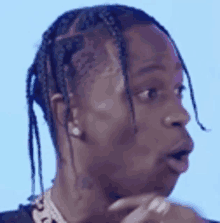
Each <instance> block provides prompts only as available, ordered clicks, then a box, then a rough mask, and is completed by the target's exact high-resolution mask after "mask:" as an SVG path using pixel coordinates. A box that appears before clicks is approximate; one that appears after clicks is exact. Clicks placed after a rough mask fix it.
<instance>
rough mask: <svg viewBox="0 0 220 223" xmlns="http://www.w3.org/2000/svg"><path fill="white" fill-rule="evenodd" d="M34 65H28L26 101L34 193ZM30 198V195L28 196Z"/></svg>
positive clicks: (33, 188)
mask: <svg viewBox="0 0 220 223" xmlns="http://www.w3.org/2000/svg"><path fill="white" fill-rule="evenodd" d="M33 71H34V65H32V66H31V67H30V69H29V70H28V76H27V89H26V95H27V101H28V113H29V134H28V143H29V156H30V161H31V179H32V194H33V195H34V190H35V165H34V152H33V128H32V120H33V113H34V111H33V96H32V95H31V92H30V86H31V79H32V76H33ZM30 199H31V197H30Z"/></svg>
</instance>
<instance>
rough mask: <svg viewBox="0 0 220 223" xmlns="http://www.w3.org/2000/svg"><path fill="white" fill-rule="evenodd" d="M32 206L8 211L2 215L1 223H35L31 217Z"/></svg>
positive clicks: (0, 214) (21, 206)
mask: <svg viewBox="0 0 220 223" xmlns="http://www.w3.org/2000/svg"><path fill="white" fill-rule="evenodd" d="M31 211H32V206H31V205H30V204H29V205H25V206H23V205H21V204H20V205H19V208H18V209H17V210H12V211H6V212H1V213H0V223H24V222H25V223H33V222H34V221H33V219H32V217H31Z"/></svg>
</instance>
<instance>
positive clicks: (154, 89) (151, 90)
mask: <svg viewBox="0 0 220 223" xmlns="http://www.w3.org/2000/svg"><path fill="white" fill-rule="evenodd" d="M177 89H178V90H179V91H180V97H181V99H182V98H183V95H182V93H183V91H185V90H186V89H187V88H186V87H185V86H184V85H181V86H180V87H178V88H177ZM175 90H176V89H175ZM144 92H147V95H148V94H149V93H155V92H156V93H157V88H150V89H147V90H145V91H144ZM144 92H143V93H140V94H139V95H140V96H141V95H143V94H144ZM141 97H142V96H141ZM148 98H149V97H148ZM150 100H153V99H152V98H151V97H150Z"/></svg>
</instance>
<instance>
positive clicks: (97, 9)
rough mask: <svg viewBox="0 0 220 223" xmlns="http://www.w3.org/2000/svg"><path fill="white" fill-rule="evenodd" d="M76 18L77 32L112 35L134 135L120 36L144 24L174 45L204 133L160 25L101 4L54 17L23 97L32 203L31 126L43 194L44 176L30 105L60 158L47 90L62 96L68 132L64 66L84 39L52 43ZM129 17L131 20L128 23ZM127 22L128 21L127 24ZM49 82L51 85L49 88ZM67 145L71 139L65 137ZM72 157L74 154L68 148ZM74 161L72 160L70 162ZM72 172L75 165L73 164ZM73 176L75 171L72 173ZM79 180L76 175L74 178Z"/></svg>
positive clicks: (119, 7) (132, 11) (134, 11)
mask: <svg viewBox="0 0 220 223" xmlns="http://www.w3.org/2000/svg"><path fill="white" fill-rule="evenodd" d="M119 16H122V17H123V20H124V21H125V20H126V22H127V23H126V22H125V24H123V25H124V26H122V24H121V22H120V19H119V18H118V17H119ZM76 18H78V22H77V24H76V31H81V32H82V31H83V30H85V31H86V30H87V29H89V28H91V27H95V25H97V24H98V23H103V24H104V25H105V26H106V28H107V29H108V31H109V33H110V34H111V35H112V36H113V38H114V40H115V44H116V48H117V51H118V55H119V60H120V65H121V70H122V74H123V77H124V81H125V87H126V96H127V99H128V103H129V109H130V114H131V123H132V126H133V129H134V133H136V132H137V127H136V123H135V110H134V106H133V101H132V97H131V93H130V92H131V91H130V87H129V86H130V85H129V76H128V74H127V53H126V43H125V40H124V38H123V35H122V31H123V30H124V29H125V27H128V26H132V25H133V24H138V23H140V24H141V23H144V24H155V25H156V26H157V27H158V28H159V29H161V30H162V31H163V32H164V33H165V34H166V35H167V36H168V37H169V38H170V39H171V41H172V42H173V44H174V46H175V48H176V50H177V52H178V56H179V58H180V60H181V63H182V66H183V68H184V70H185V72H186V75H187V78H188V82H189V87H190V95H191V99H192V103H193V107H194V111H195V114H196V120H197V123H198V124H199V125H200V127H201V128H202V130H205V131H206V128H205V127H204V126H203V125H202V124H201V123H200V122H199V121H198V112H197V106H196V103H195V99H194V92H193V88H192V84H191V79H190V75H189V73H188V70H187V68H186V66H185V63H184V61H183V59H182V57H181V55H180V53H179V50H178V48H177V46H176V45H175V42H174V41H173V40H172V38H171V37H170V35H169V33H168V31H166V29H165V28H164V27H163V26H161V25H160V24H159V23H158V22H157V21H156V20H155V19H154V18H153V17H151V16H149V15H148V14H146V13H145V12H144V11H142V10H139V9H135V8H132V7H128V6H123V5H118V4H115V5H100V6H94V7H84V8H80V9H77V10H71V11H68V12H66V13H65V14H63V15H61V16H60V17H58V18H57V20H56V21H55V22H54V23H53V24H52V25H51V27H50V28H49V29H48V30H47V31H46V32H45V33H44V34H43V40H42V44H41V46H40V49H39V50H38V52H37V54H36V57H35V59H34V62H33V64H32V65H31V67H30V68H29V70H28V75H27V79H26V83H27V88H26V97H27V103H28V115H29V136H28V144H29V156H30V161H31V179H32V194H33V196H31V197H30V198H29V199H28V200H33V199H34V198H35V195H34V192H35V164H34V151H33V126H34V130H35V134H36V140H37V146H38V168H39V178H40V186H41V191H42V193H43V194H44V188H43V177H42V157H41V146H40V137H39V131H38V124H37V117H36V115H35V113H34V109H33V103H34V100H35V101H36V103H37V104H38V105H39V106H40V107H41V108H42V110H43V112H44V118H45V120H46V121H47V123H48V126H49V130H50V134H51V138H52V141H53V143H54V147H55V149H56V153H57V155H58V156H59V158H60V159H61V153H60V150H59V145H58V143H57V137H56V131H55V120H53V118H52V112H51V109H50V103H49V100H50V99H49V90H51V87H52V88H53V91H54V93H61V94H62V95H63V99H64V102H65V103H66V105H67V109H66V111H65V128H66V130H67V131H68V126H67V120H68V117H69V113H70V99H69V96H68V91H67V84H66V80H67V78H68V75H67V73H66V72H65V71H64V64H68V63H69V62H70V59H71V55H72V54H74V53H76V52H77V51H78V50H81V49H83V48H84V38H83V35H78V36H76V37H75V38H74V39H71V40H68V39H67V40H66V39H65V40H61V41H59V42H58V43H55V37H57V36H59V35H63V34H65V33H67V31H68V28H69V27H70V25H71V23H73V22H74V21H75V19H76ZM129 18H131V20H129ZM128 20H129V22H128ZM48 55H49V56H50V57H51V60H50V63H51V68H52V69H51V72H50V73H48V72H47V56H48ZM34 75H35V76H36V79H35V82H34V89H33V92H32V93H31V82H32V77H33V76H34ZM50 83H51V86H50ZM68 140H69V143H70V139H69V138H68ZM70 152H71V157H73V156H72V153H73V151H72V150H71V149H70ZM72 162H73V159H72ZM73 167H74V170H75V165H74V164H73ZM75 173H76V170H75ZM76 177H78V176H76Z"/></svg>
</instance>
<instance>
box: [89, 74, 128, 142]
mask: <svg viewBox="0 0 220 223" xmlns="http://www.w3.org/2000/svg"><path fill="white" fill-rule="evenodd" d="M122 90H123V80H121V79H120V78H112V79H110V78H108V79H107V78H103V79H99V80H97V81H96V82H95V83H94V85H93V88H92V91H91V94H90V97H89V105H90V106H89V111H88V112H87V121H86V123H87V126H86V129H87V131H88V134H90V135H91V137H93V138H94V140H95V138H96V140H98V141H99V140H100V139H101V140H103V143H104V140H106V141H108V139H107V138H109V140H110V138H111V137H112V136H113V135H114V137H115V133H116V132H117V130H118V129H119V128H121V127H123V126H126V125H127V124H128V123H129V110H128V108H127V106H126V103H125V101H123V99H122V97H120V95H121V91H122ZM97 137H98V138H99V139H97Z"/></svg>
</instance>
